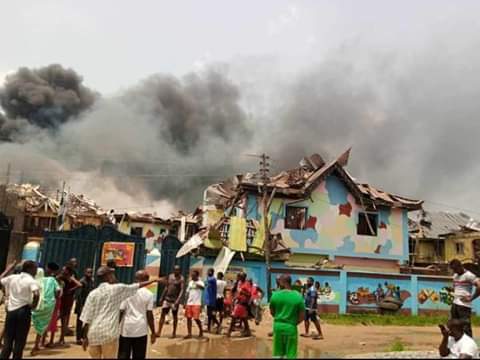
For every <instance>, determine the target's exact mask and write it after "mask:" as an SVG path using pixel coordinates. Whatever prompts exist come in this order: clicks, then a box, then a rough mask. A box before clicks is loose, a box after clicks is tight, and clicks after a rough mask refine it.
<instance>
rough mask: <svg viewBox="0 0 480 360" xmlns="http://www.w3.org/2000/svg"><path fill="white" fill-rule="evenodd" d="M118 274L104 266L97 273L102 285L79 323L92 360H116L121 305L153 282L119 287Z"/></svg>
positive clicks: (87, 304)
mask: <svg viewBox="0 0 480 360" xmlns="http://www.w3.org/2000/svg"><path fill="white" fill-rule="evenodd" d="M114 273H115V270H114V269H112V268H109V267H108V266H101V267H100V268H98V270H97V278H98V280H99V281H100V285H99V286H98V287H97V288H96V289H95V290H93V291H92V292H91V293H90V294H88V297H87V301H86V302H85V305H84V307H83V310H82V315H81V316H80V320H81V321H82V323H84V324H85V326H84V328H83V341H82V346H83V349H84V350H87V347H88V352H89V353H90V356H91V357H92V358H93V359H101V358H103V359H113V358H116V357H117V355H118V338H119V336H120V305H121V303H122V301H124V300H126V299H128V298H129V297H130V296H133V295H135V294H136V292H137V290H138V289H139V288H142V287H145V286H148V285H150V284H152V283H154V282H156V281H164V280H152V281H146V282H141V283H136V284H132V285H126V284H119V283H117V279H116V277H115V274H114Z"/></svg>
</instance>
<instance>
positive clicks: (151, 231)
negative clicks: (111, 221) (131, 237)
mask: <svg viewBox="0 0 480 360" xmlns="http://www.w3.org/2000/svg"><path fill="white" fill-rule="evenodd" d="M121 225H122V226H120V227H119V229H118V230H119V231H121V232H123V233H125V234H130V231H131V229H132V228H136V227H140V228H142V236H143V237H145V238H146V244H145V246H146V249H147V250H148V251H150V250H152V249H158V250H160V248H161V242H160V241H159V237H160V232H161V230H165V234H167V233H168V230H169V227H168V226H167V225H164V224H155V223H153V224H152V223H144V222H135V221H132V222H129V221H124V222H123V223H122V224H121ZM149 235H152V236H149Z"/></svg>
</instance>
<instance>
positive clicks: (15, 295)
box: [0, 261, 40, 359]
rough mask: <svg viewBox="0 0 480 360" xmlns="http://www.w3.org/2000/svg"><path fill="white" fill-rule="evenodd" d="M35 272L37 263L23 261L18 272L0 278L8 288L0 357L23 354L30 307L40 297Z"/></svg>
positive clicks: (28, 325)
mask: <svg viewBox="0 0 480 360" xmlns="http://www.w3.org/2000/svg"><path fill="white" fill-rule="evenodd" d="M12 269H13V267H12ZM36 274H37V264H36V263H35V262H33V261H25V262H24V263H23V266H22V272H21V273H20V274H16V275H10V276H7V277H4V278H2V279H1V280H0V283H1V284H2V286H3V287H4V288H6V289H7V290H8V303H7V308H8V312H7V319H6V322H5V345H4V347H3V349H2V352H1V354H0V359H8V358H9V357H10V355H11V354H12V353H13V358H14V359H21V358H22V356H23V349H24V348H25V344H26V341H27V336H28V331H29V330H30V320H31V318H32V309H35V308H36V307H37V305H38V301H39V299H40V286H39V284H38V283H37V282H36V281H35V279H34V277H35V275H36Z"/></svg>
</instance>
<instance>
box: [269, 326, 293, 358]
mask: <svg viewBox="0 0 480 360" xmlns="http://www.w3.org/2000/svg"><path fill="white" fill-rule="evenodd" d="M297 352H298V333H297V327H296V326H295V325H291V324H283V323H280V324H279V323H274V324H273V354H272V355H273V357H274V358H287V359H296V358H297Z"/></svg>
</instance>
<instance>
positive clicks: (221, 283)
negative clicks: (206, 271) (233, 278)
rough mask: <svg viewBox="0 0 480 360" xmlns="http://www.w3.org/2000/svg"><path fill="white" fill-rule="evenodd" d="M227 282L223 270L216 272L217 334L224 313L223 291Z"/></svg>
mask: <svg viewBox="0 0 480 360" xmlns="http://www.w3.org/2000/svg"><path fill="white" fill-rule="evenodd" d="M226 287H227V282H226V281H225V280H224V275H223V272H221V271H220V272H218V274H217V303H216V305H215V309H216V311H217V314H218V327H217V334H220V332H221V331H222V322H223V318H224V313H225V295H226V294H225V293H226Z"/></svg>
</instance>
